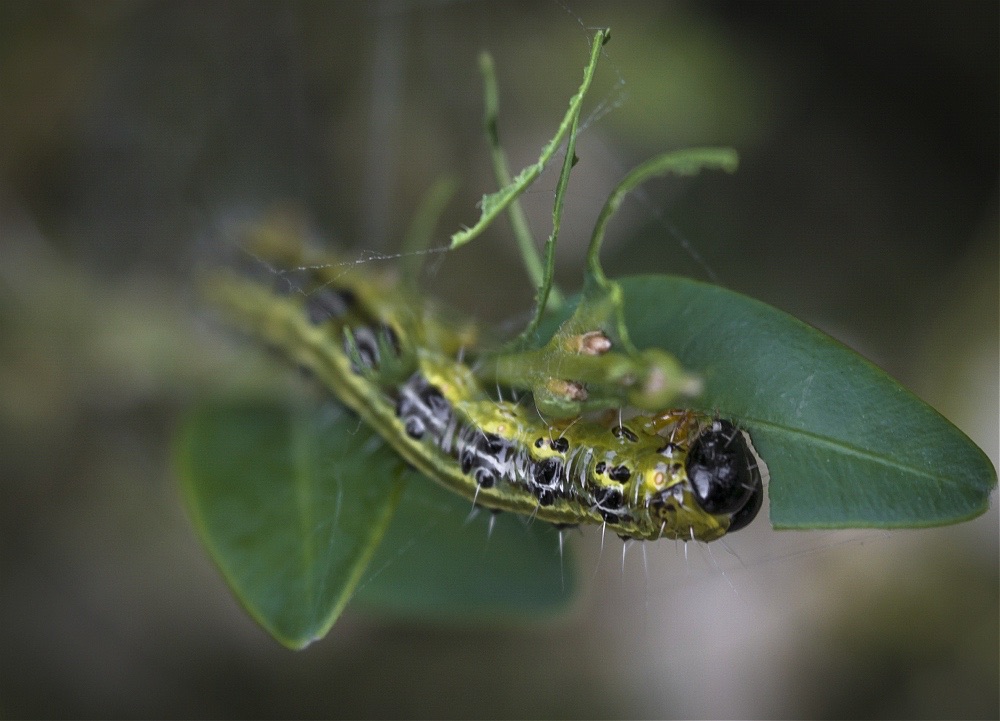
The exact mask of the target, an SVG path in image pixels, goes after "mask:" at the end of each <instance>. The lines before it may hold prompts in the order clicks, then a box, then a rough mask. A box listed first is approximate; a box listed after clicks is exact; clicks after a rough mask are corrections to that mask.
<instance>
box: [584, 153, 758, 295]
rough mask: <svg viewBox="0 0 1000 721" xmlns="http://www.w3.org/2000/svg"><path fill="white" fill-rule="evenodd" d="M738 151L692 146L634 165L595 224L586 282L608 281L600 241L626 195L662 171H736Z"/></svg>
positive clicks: (601, 241) (696, 172) (676, 172)
mask: <svg viewBox="0 0 1000 721" xmlns="http://www.w3.org/2000/svg"><path fill="white" fill-rule="evenodd" d="M738 162H739V161H738V157H737V155H736V151H735V150H733V149H732V148H690V149H687V150H678V151H676V152H672V153H664V154H663V155H658V156H656V157H655V158H651V159H650V160H647V161H646V162H645V163H643V164H642V165H640V166H639V167H637V168H635V169H633V170H632V171H631V172H630V173H629V174H628V175H626V176H625V178H624V179H623V180H622V181H621V182H620V183H619V184H618V186H617V187H616V188H615V189H614V190H613V191H611V195H610V196H608V199H607V201H606V202H605V203H604V207H603V208H602V209H601V214H600V215H599V216H598V217H597V223H596V224H595V225H594V233H593V235H592V236H591V237H590V247H589V248H588V249H587V279H586V281H587V285H590V284H591V283H593V284H596V285H597V286H601V287H603V286H605V285H607V277H606V276H605V275H604V270H603V269H602V268H601V261H600V253H601V244H602V243H603V242H604V231H605V228H606V227H607V225H608V221H610V220H611V217H612V216H613V215H614V214H615V213H616V212H617V211H618V208H619V207H620V206H621V204H622V201H623V200H624V199H625V196H626V195H627V194H628V193H629V192H631V191H632V190H634V189H635V188H637V187H638V186H639V185H641V184H642V183H644V182H646V181H647V180H649V179H650V178H655V177H658V176H661V175H667V174H673V175H696V174H698V173H699V172H701V170H703V169H705V168H717V169H719V170H724V171H726V172H727V173H733V172H735V171H736V166H737V164H738Z"/></svg>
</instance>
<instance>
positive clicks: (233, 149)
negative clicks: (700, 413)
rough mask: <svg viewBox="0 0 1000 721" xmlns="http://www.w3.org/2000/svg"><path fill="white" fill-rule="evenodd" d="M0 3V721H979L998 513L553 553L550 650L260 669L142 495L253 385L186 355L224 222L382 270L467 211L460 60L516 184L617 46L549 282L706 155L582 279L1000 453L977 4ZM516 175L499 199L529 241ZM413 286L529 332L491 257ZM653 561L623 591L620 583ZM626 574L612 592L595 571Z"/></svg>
mask: <svg viewBox="0 0 1000 721" xmlns="http://www.w3.org/2000/svg"><path fill="white" fill-rule="evenodd" d="M608 5H609V4H608V3H590V2H573V3H565V4H560V3H555V2H551V3H550V2H531V3H527V2H520V3H503V4H500V3H481V2H473V3H468V2H467V3H451V2H431V1H428V2H411V3H404V2H382V3H371V4H365V3H308V2H302V3H251V2H208V3H195V2H187V3H184V2H181V3H162V2H56V3H51V2H34V1H12V0H6V1H5V2H4V3H3V4H2V5H0V444H2V445H0V448H2V451H0V488H2V489H3V503H2V504H0V543H2V546H0V714H2V715H5V716H10V717H51V716H59V717H99V716H100V717H107V716H133V717H153V716H156V717H162V716H166V717H187V716H219V717H232V716H252V717H270V716H288V717H295V716H341V717H379V716H444V717H453V716H454V717H457V716H463V717H467V716H475V717H495V716H514V717H518V716H529V717H541V716H551V717H576V716H585V717H619V716H622V717H642V716H650V717H701V716H704V717H729V716H732V717H764V716H799V717H808V716H822V717H832V716H844V717H883V718H884V717H993V718H995V717H996V716H997V715H998V713H1000V708H998V696H1000V691H998V685H997V684H998V681H997V679H998V676H1000V669H998V651H997V648H998V621H997V619H998V585H1000V581H998V528H997V526H998V521H997V511H996V508H995V507H994V508H993V509H992V510H991V511H990V513H988V514H987V515H986V516H985V517H984V518H981V519H979V520H977V521H974V522H972V523H969V524H965V525H962V526H957V527H952V528H947V529H936V530H928V531H909V532H908V531H900V532H895V533H893V534H891V535H886V534H879V533H875V532H858V533H850V534H819V533H812V534H810V533H800V534H788V533H786V534H778V533H774V532H772V531H770V529H768V528H766V524H762V525H760V526H758V527H755V528H754V529H753V530H752V532H751V531H750V530H748V531H747V532H746V535H745V536H744V535H743V534H740V536H743V537H740V538H738V537H734V540H733V541H732V544H733V547H732V549H731V550H732V551H733V552H735V553H736V554H738V557H739V558H738V559H737V557H736V556H734V555H732V554H731V553H730V551H729V550H724V549H722V548H719V549H715V548H714V547H713V549H712V550H711V551H708V550H706V549H696V550H693V551H692V556H691V557H690V558H688V559H687V560H685V558H684V553H683V549H682V548H678V547H675V546H672V545H668V544H661V545H662V546H663V547H662V548H661V547H655V548H654V547H650V548H648V549H647V551H648V553H647V554H646V557H645V558H644V557H643V554H642V553H641V552H639V551H635V550H633V551H631V552H630V555H629V556H628V557H627V558H626V560H625V562H624V564H623V563H622V561H621V558H620V544H618V542H617V540H615V541H614V543H608V544H607V547H606V548H605V549H604V552H603V554H602V553H601V544H600V538H599V534H593V533H588V534H584V535H583V536H582V537H581V538H578V539H575V541H574V542H575V545H576V546H577V550H578V551H579V554H578V555H579V556H580V558H579V559H578V561H579V565H580V568H581V576H583V577H584V578H585V579H586V583H585V586H586V588H585V592H584V594H583V598H582V599H581V601H580V603H579V605H578V607H577V608H576V609H575V611H574V613H573V614H572V615H571V616H570V617H569V618H567V619H565V620H558V621H552V620H545V621H539V620H534V621H532V622H529V623H527V624H526V625H524V626H521V625H512V624H509V623H505V624H504V625H502V626H501V627H497V626H496V624H494V623H491V622H490V621H489V620H484V622H483V624H482V625H477V626H475V627H468V626H466V627H461V628H455V627H447V626H431V625H428V624H425V623H420V622H419V621H418V622H412V621H404V620H399V619H397V620H392V619H385V618H373V617H368V616H364V615H361V614H360V613H357V612H349V613H348V614H347V616H346V617H345V618H343V619H342V620H341V622H339V623H338V625H336V626H335V627H334V630H333V631H332V633H331V635H330V636H329V637H328V638H327V639H326V640H324V641H322V642H320V643H318V644H316V645H314V646H313V647H311V648H310V649H308V650H307V651H305V652H302V653H298V654H293V653H291V652H288V651H285V650H283V649H281V648H279V647H278V646H277V645H276V644H275V643H274V642H273V641H271V640H270V639H269V638H267V637H266V636H265V635H264V634H263V632H261V631H259V630H258V629H257V628H256V627H255V626H254V625H253V623H252V621H250V620H249V619H248V618H247V617H246V616H245V615H244V614H243V612H242V611H241V610H240V609H239V607H238V605H237V604H236V602H235V601H234V600H233V599H232V598H231V597H230V595H229V594H228V591H227V590H226V589H225V587H224V584H223V582H222V580H221V579H220V578H219V577H218V575H217V574H216V572H215V571H214V569H213V568H212V566H211V564H210V562H209V561H208V559H207V557H206V555H205V553H204V552H203V551H202V549H201V548H200V547H199V546H198V544H197V541H196V539H195V538H194V536H193V533H192V531H191V528H190V526H189V524H188V523H187V520H186V518H185V516H184V512H183V509H182V507H181V505H180V503H179V499H178V495H177V492H176V489H175V485H174V483H175V482H174V479H173V476H172V473H171V468H170V453H171V446H170V443H171V440H170V439H171V433H172V431H173V428H174V426H175V424H176V421H177V418H178V417H179V415H180V414H181V413H182V412H183V409H184V408H185V407H186V406H187V405H188V404H189V403H190V402H191V401H192V400H193V399H195V398H196V397H198V396H199V395H200V394H201V393H203V392H205V391H206V390H208V389H211V388H214V387H217V386H219V385H220V384H230V385H231V384H239V383H241V382H242V383H246V384H247V385H248V386H250V385H252V384H253V382H254V380H253V379H254V369H255V368H254V367H251V366H254V361H253V359H247V358H245V357H240V356H239V355H237V351H235V350H234V349H233V348H232V347H231V346H230V345H229V344H228V343H227V342H226V339H225V338H222V337H219V336H218V334H217V333H215V332H213V331H212V330H211V329H210V327H209V326H206V325H205V324H203V323H202V322H200V320H199V314H198V311H197V306H196V301H195V299H194V298H193V297H192V296H193V294H192V292H191V290H190V278H191V273H192V269H193V268H196V267H197V266H198V264H199V263H201V262H204V261H205V259H206V258H209V257H212V256H213V255H214V254H215V253H216V252H217V248H216V247H215V246H216V245H217V243H218V235H217V228H218V227H219V225H220V224H222V223H224V222H225V221H226V220H227V219H229V218H232V217H236V216H247V215H253V214H257V213H261V212H263V211H265V210H266V209H267V208H268V207H270V206H271V205H273V204H274V203H277V202H291V203H294V204H297V205H298V206H299V207H301V208H302V209H303V210H304V212H306V213H308V215H309V217H310V218H312V219H313V220H314V221H315V222H316V223H317V225H318V226H319V227H321V228H323V229H324V230H325V231H326V232H327V233H328V234H329V236H330V238H331V243H332V244H333V245H335V246H336V247H338V248H340V249H342V250H344V251H345V252H347V253H354V254H356V255H357V254H360V253H361V252H362V251H371V250H375V251H382V252H391V251H392V250H393V249H394V248H397V247H398V245H399V242H400V238H401V237H402V234H403V232H404V231H405V228H406V224H407V221H408V219H409V218H410V217H411V215H412V212H413V210H414V208H415V207H416V205H417V203H418V202H419V200H420V198H421V195H422V193H423V192H424V191H425V190H426V189H427V188H428V187H429V185H430V183H431V182H433V181H434V180H435V179H437V178H438V177H440V176H441V175H443V174H448V173H451V174H454V175H455V176H456V177H457V178H458V179H459V180H460V181H461V183H462V191H461V193H460V195H459V197H458V198H457V199H456V201H455V202H454V203H453V204H452V206H451V207H450V208H449V211H448V213H447V215H446V217H445V218H444V219H443V221H442V226H441V227H442V235H441V238H440V242H439V243H438V244H439V245H442V244H444V242H445V237H446V236H445V233H449V232H451V230H452V229H454V228H457V227H459V226H460V225H461V224H463V223H470V222H472V220H474V219H475V217H476V214H477V213H476V209H475V207H474V204H475V202H476V200H477V199H478V197H479V196H480V195H481V194H482V193H483V192H485V191H487V190H489V189H491V182H492V181H491V179H490V178H491V174H490V170H489V165H488V157H487V154H486V150H485V146H484V143H483V140H482V136H481V131H480V116H481V103H482V99H481V91H480V79H479V76H478V72H477V70H476V56H477V53H478V52H479V50H480V49H483V48H488V49H489V50H490V51H491V52H492V53H493V54H494V56H495V58H496V60H497V66H498V70H499V77H500V83H501V137H502V139H503V141H504V143H505V145H506V146H507V148H508V151H509V153H510V155H511V160H512V165H514V166H515V167H520V166H521V165H523V164H525V163H527V162H530V161H532V160H533V159H534V158H535V157H537V153H538V151H539V149H540V148H541V147H542V145H543V144H544V143H545V141H546V140H547V138H548V137H550V136H551V134H552V132H553V131H554V129H555V126H556V123H557V122H558V119H559V118H560V117H561V115H562V113H563V111H564V109H565V106H566V102H567V101H568V98H569V96H570V95H571V94H572V92H573V91H574V90H575V88H576V86H577V84H578V83H579V78H580V70H581V68H582V66H583V63H584V60H585V58H586V54H587V41H588V39H589V37H590V35H591V32H589V31H588V30H586V29H585V27H584V26H587V27H596V26H603V25H609V26H611V27H612V29H613V36H612V40H611V43H610V44H609V45H608V46H607V48H606V53H607V57H606V58H605V59H604V60H603V61H602V66H601V69H600V71H599V73H598V77H597V80H596V82H595V86H594V90H593V91H592V96H591V99H590V103H589V104H588V106H587V111H585V112H586V113H588V118H589V120H588V124H587V127H586V130H585V132H584V133H583V135H582V136H581V138H580V140H579V146H578V151H577V152H578V154H579V155H580V157H581V161H582V162H581V163H580V164H579V165H578V166H577V170H576V171H575V173H574V176H573V181H572V182H571V185H570V195H569V198H568V201H567V209H566V220H565V222H564V231H563V235H562V238H561V248H560V251H561V253H560V275H559V280H560V282H561V283H562V284H563V286H564V287H566V288H569V289H572V288H574V287H575V283H576V282H577V278H578V277H579V271H580V267H581V262H582V253H583V249H584V247H585V243H586V239H587V238H588V235H589V229H590V227H591V226H592V224H593V221H594V219H595V217H596V214H597V211H598V208H599V207H600V203H601V202H602V201H603V199H604V197H605V196H606V194H607V192H608V191H609V190H610V188H611V187H612V186H613V185H614V183H615V182H616V181H617V179H618V178H620V177H621V176H622V175H623V174H624V172H625V171H626V170H627V169H628V168H630V167H631V166H633V165H635V164H636V163H638V162H641V161H642V160H644V159H646V158H647V157H649V156H650V155H652V154H654V153H657V152H661V151H663V150H667V149H671V148H680V147H686V146H692V145H710V144H715V145H720V144H724V145H732V146H734V147H736V148H737V149H738V150H739V151H740V154H741V162H742V165H741V169H740V171H739V172H738V173H737V174H736V175H735V176H732V177H729V176H722V175H717V174H706V175H705V176H703V177H699V178H696V179H693V180H685V181H683V182H678V181H670V180H667V181H662V182H661V181H658V182H655V183H651V184H649V185H647V186H644V188H643V190H642V192H641V193H639V194H637V195H636V196H635V197H634V198H633V199H632V200H630V201H629V202H628V203H626V207H625V209H624V211H623V213H622V215H621V216H619V217H618V218H616V220H615V221H614V223H613V224H612V230H611V235H610V236H609V239H608V242H607V244H606V250H605V254H604V259H605V265H606V267H607V269H608V271H609V274H611V275H624V274H628V273H637V272H654V271H655V272H677V273H682V274H688V275H693V276H695V277H698V278H702V279H714V280H716V281H717V282H720V283H721V284H723V285H726V286H728V287H731V288H734V289H736V290H739V291H742V292H745V293H748V294H750V295H753V296H755V297H758V298H761V299H762V300H765V301H767V302H770V303H773V304H774V305H777V306H778V307H780V308H782V309H785V310H788V311H790V312H792V313H794V314H796V315H798V316H799V317H802V318H804V319H805V320H808V321H809V322H811V323H813V324H815V325H817V326H819V327H821V328H823V329H824V330H827V331H828V332H831V333H833V334H834V335H836V336H837V337H839V338H841V339H842V340H844V341H845V342H847V343H849V344H850V345H852V346H853V347H855V348H857V349H858V350H860V351H861V352H863V353H864V354H866V355H867V356H869V357H870V358H872V359H873V360H875V361H876V362H877V363H879V364H880V365H882V366H883V367H885V368H886V369H887V370H889V371H890V372H891V373H892V374H893V375H895V376H896V377H897V378H899V379H900V380H901V381H903V382H904V383H905V384H906V385H907V386H909V387H911V388H912V389H914V390H915V391H916V392H917V393H918V394H919V395H921V396H922V397H923V398H925V399H926V400H928V401H929V402H931V403H932V404H933V405H935V407H937V408H938V409H939V410H941V411H942V412H943V413H944V414H945V415H946V416H948V417H949V418H950V419H951V420H953V421H954V422H955V423H956V424H957V425H959V426H960V427H961V428H962V429H963V430H964V431H965V432H966V433H968V434H969V435H970V436H971V437H972V438H973V439H974V440H976V441H977V442H978V443H979V444H980V445H981V446H983V448H984V449H985V450H986V451H987V453H988V454H989V455H990V456H991V458H992V459H993V462H994V464H996V463H997V457H998V450H997V445H998V440H997V436H998V428H997V424H998V413H1000V412H998V380H997V375H998V358H997V353H998V351H997V348H998V325H1000V321H998V305H1000V302H998V270H997V268H998V242H997V241H998V225H997V210H998V204H997V188H998V185H997V180H998V149H997V138H998V132H997V130H998V127H1000V123H998V119H1000V118H998V114H1000V113H998V60H1000V57H998V38H997V36H998V26H1000V22H998V20H1000V18H998V6H997V4H996V3H995V2H987V1H984V2H971V1H963V2H944V1H940V2H905V3H904V2H874V3H872V2H825V3H812V2H737V1H734V2H676V3H654V2H632V3H627V4H623V5H619V6H616V7H614V8H611V7H608ZM554 183H555V174H554V173H553V172H548V173H546V175H545V176H544V177H543V178H542V180H541V181H540V184H539V186H538V188H537V189H533V190H532V191H531V192H529V194H528V195H527V196H526V198H525V203H526V205H527V207H528V210H529V213H530V214H531V217H532V222H533V227H534V229H535V232H536V235H538V236H539V237H542V236H544V235H545V234H546V233H547V232H548V225H547V223H548V216H549V213H550V205H551V198H552V195H551V189H552V187H553V186H554ZM440 258H442V256H435V261H433V262H432V263H431V264H430V266H431V267H430V268H429V269H428V279H429V280H430V281H432V282H433V285H434V288H435V291H436V292H439V293H440V294H442V295H443V296H445V297H446V298H447V299H449V300H450V301H452V302H455V303H459V304H461V305H463V306H464V307H467V308H469V309H470V310H473V311H475V312H477V313H478V314H479V315H480V316H482V317H483V318H485V319H488V320H490V321H502V320H506V319H509V318H510V317H511V316H513V315H516V313H517V312H519V311H523V310H526V309H527V308H528V307H529V306H530V299H531V289H530V287H529V285H528V283H527V282H526V280H525V278H524V273H523V271H522V270H521V267H520V264H519V261H518V259H517V257H516V255H515V251H514V246H513V244H512V243H511V242H510V237H509V232H508V230H507V228H506V226H505V224H503V223H500V224H498V227H497V228H496V229H495V230H492V231H491V232H490V233H489V234H488V235H487V236H486V237H484V238H483V239H482V240H481V241H477V243H475V244H473V245H472V246H470V247H469V248H467V249H464V250H463V251H461V252H460V253H454V254H449V255H447V256H446V257H443V260H438V259H440ZM644 560H645V561H646V563H645V565H644V563H643V561H644ZM623 565H624V568H623Z"/></svg>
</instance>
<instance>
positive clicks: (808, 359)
mask: <svg viewBox="0 0 1000 721" xmlns="http://www.w3.org/2000/svg"><path fill="white" fill-rule="evenodd" d="M621 285H622V288H623V290H624V291H625V317H626V324H627V326H628V329H629V332H630V333H631V334H632V340H633V341H634V342H635V344H636V345H637V346H638V347H640V348H644V347H658V348H664V349H666V350H668V351H670V352H671V353H673V354H674V355H676V356H677V357H678V358H679V359H680V361H681V363H682V364H683V365H684V367H685V368H686V369H688V370H690V371H692V372H695V373H698V374H700V375H701V376H702V379H703V381H704V391H703V393H702V394H701V395H700V396H699V397H698V398H696V399H694V401H693V402H692V403H691V404H690V405H691V406H692V407H695V408H698V409H700V410H702V411H705V412H708V413H717V414H719V415H721V416H724V417H730V418H734V419H737V420H738V421H740V422H741V423H742V424H743V425H744V426H745V427H746V428H747V429H748V430H749V431H750V434H751V436H752V438H753V442H754V446H755V447H756V449H757V451H758V452H759V453H760V455H761V457H762V458H763V459H764V461H765V463H766V464H767V466H768V469H769V472H770V484H769V489H768V493H769V497H770V501H771V523H772V524H773V525H774V526H775V527H776V528H853V527H880V528H903V527H923V526H936V525H943V524H948V523H956V522H959V521H963V520H966V519H969V518H972V517H974V516H977V515H979V514H981V513H983V512H984V511H986V509H987V508H988V507H989V496H990V492H991V491H992V489H994V488H995V487H996V483H997V476H996V470H995V469H994V468H993V466H992V464H991V463H990V461H989V459H988V458H987V457H986V455H985V454H984V453H983V452H982V451H981V450H980V449H979V448H978V447H977V446H976V445H975V444H974V443H973V442H972V441H970V440H969V439H968V438H967V437H966V436H965V435H964V434H963V433H962V432H961V431H959V430H958V429H957V428H955V426H953V425H952V424H951V423H950V422H949V421H947V420H946V419H945V418H944V417H943V416H941V415H940V414H939V413H938V412H937V411H935V410H934V409H933V408H931V407H930V406H928V405H927V404H926V403H924V402H923V401H921V400H920V399H918V398H917V397H916V396H914V395H913V394H911V393H910V392H909V391H907V390H906V389H905V388H903V387H902V386H901V385H899V384H898V383H897V382H896V381H894V380H893V379H892V378H890V377H889V376H888V375H886V374H885V373H884V372H883V371H882V370H880V369H879V368H877V367H876V366H874V365H873V364H871V363H870V362H869V361H867V360H865V359H864V358H862V357H861V356H860V355H858V354H857V353H855V352H854V351H852V350H850V349H849V348H847V347H845V346H843V345H842V344H840V343H839V342H837V341H835V340H833V339H832V338H830V337H829V336H827V335H825V334H823V333H821V332H820V331H818V330H816V329H814V328H812V327H810V326H808V325H806V324H805V323H802V322H801V321H799V320H796V319H795V318H793V317H792V316H790V315H787V314H786V313H783V312H781V311H779V310H777V309H775V308H772V307H770V306H768V305H766V304H764V303H761V302H759V301H756V300H753V299H752V298H747V297H745V296H742V295H739V294H738V293H734V292H732V291H729V290H726V289H724V288H720V287H717V286H713V285H708V284H705V283H699V282H697V281H693V280H689V279H686V278H677V277H672V276H643V277H635V278H628V279H625V280H622V281H621ZM558 320H559V319H558V318H557V319H554V320H553V321H552V322H553V323H554V322H556V321H558Z"/></svg>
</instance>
